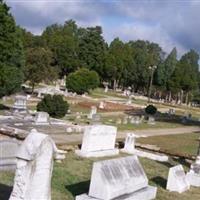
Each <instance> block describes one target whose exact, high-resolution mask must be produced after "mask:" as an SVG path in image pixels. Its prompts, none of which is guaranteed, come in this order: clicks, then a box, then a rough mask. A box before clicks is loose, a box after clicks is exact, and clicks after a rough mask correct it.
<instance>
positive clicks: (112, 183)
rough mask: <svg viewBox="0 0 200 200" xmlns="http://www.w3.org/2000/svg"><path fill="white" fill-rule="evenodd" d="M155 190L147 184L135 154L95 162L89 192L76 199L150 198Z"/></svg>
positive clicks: (146, 199)
mask: <svg viewBox="0 0 200 200" xmlns="http://www.w3.org/2000/svg"><path fill="white" fill-rule="evenodd" d="M156 192H157V188H156V187H152V186H149V185H148V179H147V176H146V174H145V172H144V170H143V168H142V166H141V164H140V162H139V160H138V158H137V156H128V157H123V158H117V159H112V160H105V161H99V162H95V163H94V164H93V170H92V177H91V182H90V189H89V193H88V195H87V194H83V195H79V196H76V200H89V199H91V200H95V199H96V200H111V199H115V200H139V199H141V200H150V199H154V198H155V197H156Z"/></svg>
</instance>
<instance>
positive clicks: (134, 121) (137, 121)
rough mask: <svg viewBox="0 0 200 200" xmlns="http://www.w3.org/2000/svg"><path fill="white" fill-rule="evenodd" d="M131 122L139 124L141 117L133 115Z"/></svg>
mask: <svg viewBox="0 0 200 200" xmlns="http://www.w3.org/2000/svg"><path fill="white" fill-rule="evenodd" d="M130 123H131V124H135V125H138V124H140V123H141V119H140V117H139V116H135V117H132V118H131V119H130Z"/></svg>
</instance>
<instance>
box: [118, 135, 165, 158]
mask: <svg viewBox="0 0 200 200" xmlns="http://www.w3.org/2000/svg"><path fill="white" fill-rule="evenodd" d="M136 137H137V136H136V135H135V134H133V133H128V134H127V136H126V139H125V143H124V148H123V149H121V150H120V151H121V152H122V153H127V154H134V155H137V156H139V157H144V158H148V159H151V160H156V161H159V162H166V161H168V156H166V155H160V154H159V155H158V154H154V153H149V152H145V151H141V150H137V149H136V148H135V138H136Z"/></svg>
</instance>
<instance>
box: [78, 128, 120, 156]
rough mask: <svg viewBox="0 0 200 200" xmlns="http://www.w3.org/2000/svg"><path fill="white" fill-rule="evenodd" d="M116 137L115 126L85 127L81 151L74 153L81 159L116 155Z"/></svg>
mask: <svg viewBox="0 0 200 200" xmlns="http://www.w3.org/2000/svg"><path fill="white" fill-rule="evenodd" d="M116 135H117V127H115V126H107V125H92V126H87V127H86V128H85V130H84V134H83V140H82V145H81V150H76V151H75V153H76V154H77V155H79V156H81V157H103V156H113V155H117V154H118V153H119V150H118V149H116V148H115V140H116Z"/></svg>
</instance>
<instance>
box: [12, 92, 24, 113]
mask: <svg viewBox="0 0 200 200" xmlns="http://www.w3.org/2000/svg"><path fill="white" fill-rule="evenodd" d="M26 104H27V97H26V96H21V95H18V96H15V103H14V105H13V108H14V109H17V110H26V109H27V107H26Z"/></svg>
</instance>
